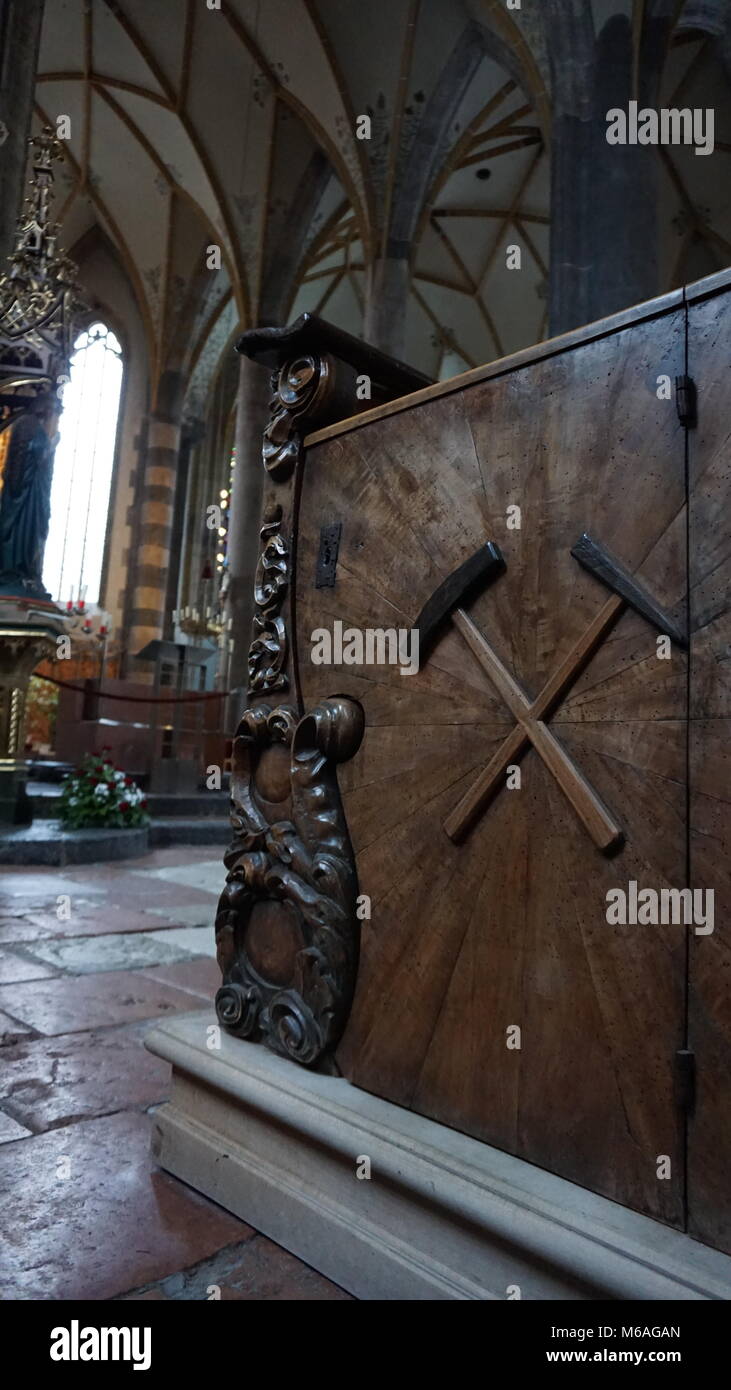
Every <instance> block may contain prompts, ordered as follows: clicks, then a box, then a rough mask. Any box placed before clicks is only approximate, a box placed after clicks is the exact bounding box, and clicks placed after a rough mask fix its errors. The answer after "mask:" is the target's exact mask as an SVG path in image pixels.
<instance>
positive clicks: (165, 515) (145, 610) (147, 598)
mask: <svg viewBox="0 0 731 1390" xmlns="http://www.w3.org/2000/svg"><path fill="white" fill-rule="evenodd" d="M180 408H181V377H180V374H179V373H177V372H169V373H166V374H165V376H164V377H163V379H162V381H161V384H160V392H159V397H158V405H157V409H156V410H155V411H153V412H152V414H151V415H150V416H149V419H148V424H147V453H146V456H145V471H144V476H143V479H142V487H141V491H140V496H139V502H138V505H139V508H140V521H139V531H138V535H137V547H138V548H137V553H136V556H135V566H134V571H133V577H132V612H131V615H130V626H129V636H128V641H127V650H128V652H129V655H130V656H132V657H134V656H136V655H137V653H138V652H139V651H140V650H141V649H142V647H144V646H146V645H147V643H148V642H151V641H153V639H154V638H156V637H164V635H165V619H166V610H167V588H168V571H169V568H170V564H171V560H173V563H174V564H176V565H177V564H178V557H177V556H175V557H174V559H173V557H172V556H171V542H172V534H173V517H174V509H175V489H176V484H177V470H178V451H179V449H180Z"/></svg>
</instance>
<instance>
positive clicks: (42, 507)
mask: <svg viewBox="0 0 731 1390" xmlns="http://www.w3.org/2000/svg"><path fill="white" fill-rule="evenodd" d="M53 454H54V441H53V440H51V439H49V437H48V433H47V431H46V429H45V428H44V426H43V421H42V419H41V418H39V416H38V415H36V414H34V413H32V412H29V413H28V414H26V415H22V416H21V417H20V419H19V420H16V422H15V424H14V425H13V426H12V433H11V436H10V443H9V445H8V452H7V457H6V459H5V469H4V472H3V480H2V493H0V594H8V595H10V594H13V595H21V596H23V597H26V598H37V599H45V600H48V599H49V598H50V597H51V596H50V594H48V593H47V592H46V590H45V589H44V587H43V581H42V577H41V575H42V569H43V552H44V549H45V545H46V538H47V536H48V523H49V518H50V512H51V481H52V478H53Z"/></svg>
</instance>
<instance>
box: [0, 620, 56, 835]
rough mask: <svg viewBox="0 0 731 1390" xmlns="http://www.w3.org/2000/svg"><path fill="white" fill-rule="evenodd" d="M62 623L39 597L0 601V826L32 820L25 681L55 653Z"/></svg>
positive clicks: (23, 823)
mask: <svg viewBox="0 0 731 1390" xmlns="http://www.w3.org/2000/svg"><path fill="white" fill-rule="evenodd" d="M65 630H66V619H65V617H64V615H63V614H62V613H61V612H60V610H59V609H58V608H57V607H56V605H55V604H54V603H48V602H46V601H44V600H42V599H29V598H28V599H27V598H20V597H18V598H15V597H2V598H0V827H1V826H2V825H29V824H30V822H31V820H32V819H33V817H32V813H31V808H30V802H29V800H28V797H27V795H26V790H25V784H26V777H27V770H28V764H27V761H26V758H25V705H26V698H27V693H28V682H29V680H30V678H31V676H32V674H33V672H34V670H35V668H36V666H37V665H38V663H39V662H40V661H43V659H44V657H47V656H50V655H51V654H52V652H53V651H54V650H55V646H56V637H57V636H58V635H59V634H60V633H63V632H65Z"/></svg>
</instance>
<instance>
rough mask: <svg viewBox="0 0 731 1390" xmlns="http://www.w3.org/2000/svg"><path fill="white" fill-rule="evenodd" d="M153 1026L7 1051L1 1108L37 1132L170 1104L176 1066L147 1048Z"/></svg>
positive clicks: (0, 1076)
mask: <svg viewBox="0 0 731 1390" xmlns="http://www.w3.org/2000/svg"><path fill="white" fill-rule="evenodd" d="M149 1029H150V1024H149V1023H147V1022H144V1023H136V1024H132V1025H130V1026H129V1027H124V1028H105V1029H102V1030H101V1031H99V1032H96V1033H73V1034H71V1035H69V1036H68V1037H61V1038H59V1037H56V1038H36V1039H34V1040H33V1041H31V1042H27V1043H20V1044H18V1045H17V1046H15V1047H8V1048H5V1049H4V1050H3V1054H2V1066H1V1067H0V1106H4V1107H6V1108H7V1110H8V1111H9V1112H10V1113H11V1114H12V1115H14V1116H15V1118H16V1119H17V1120H19V1121H21V1122H22V1124H24V1125H27V1126H28V1128H29V1129H31V1130H33V1131H34V1132H35V1133H42V1132H43V1131H44V1130H47V1129H53V1128H55V1127H56V1126H58V1125H62V1124H69V1123H70V1122H71V1121H74V1120H79V1119H88V1118H92V1117H94V1116H97V1115H108V1114H111V1113H113V1112H115V1111H118V1110H132V1109H136V1110H146V1109H147V1108H148V1106H151V1105H159V1104H160V1103H161V1102H162V1101H164V1100H166V1099H167V1096H168V1094H169V1091H170V1066H169V1064H168V1063H167V1062H164V1061H163V1060H162V1058H160V1057H154V1056H153V1054H152V1053H151V1052H148V1051H147V1048H146V1047H145V1046H144V1044H143V1038H144V1035H145V1033H146V1032H148V1031H149Z"/></svg>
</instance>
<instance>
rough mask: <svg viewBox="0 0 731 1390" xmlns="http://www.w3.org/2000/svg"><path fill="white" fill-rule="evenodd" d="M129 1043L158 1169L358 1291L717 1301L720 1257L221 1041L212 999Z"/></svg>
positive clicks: (419, 1121)
mask: <svg viewBox="0 0 731 1390" xmlns="http://www.w3.org/2000/svg"><path fill="white" fill-rule="evenodd" d="M145 1042H146V1045H147V1047H148V1048H149V1049H150V1051H151V1052H154V1053H156V1054H157V1055H158V1056H159V1057H164V1058H165V1059H166V1060H167V1061H169V1062H171V1063H172V1067H173V1087H172V1096H171V1100H170V1102H169V1104H167V1105H164V1106H162V1108H161V1109H160V1110H158V1111H157V1112H156V1113H155V1116H154V1124H155V1129H154V1139H153V1149H154V1153H155V1156H156V1158H157V1161H158V1162H159V1163H160V1165H161V1166H162V1167H163V1168H166V1169H167V1170H168V1171H169V1172H171V1173H174V1174H175V1176H176V1177H178V1178H181V1179H182V1180H183V1182H186V1183H188V1184H189V1185H190V1186H191V1187H194V1188H196V1189H197V1190H198V1191H199V1192H203V1193H205V1195H206V1196H207V1197H210V1198H212V1200H213V1201H214V1202H218V1203H219V1204H220V1205H221V1206H223V1207H226V1208H227V1210H228V1211H232V1212H235V1214H236V1215H237V1216H239V1217H241V1219H242V1220H244V1221H248V1222H249V1223H250V1224H251V1225H252V1226H254V1227H255V1228H256V1230H258V1231H263V1232H264V1234H265V1235H268V1236H269V1237H270V1238H271V1239H272V1240H274V1241H276V1242H277V1243H278V1244H279V1245H283V1246H284V1247H285V1248H286V1249H287V1250H291V1251H292V1252H293V1254H295V1255H297V1256H299V1258H300V1259H301V1260H305V1261H306V1262H307V1264H310V1265H312V1266H313V1267H314V1268H315V1269H317V1270H319V1271H320V1273H321V1274H325V1275H326V1276H327V1277H328V1278H329V1279H332V1280H333V1281H334V1282H335V1283H337V1284H340V1285H341V1286H342V1287H343V1288H345V1289H347V1290H348V1292H350V1293H353V1294H355V1295H356V1297H358V1298H361V1299H387V1300H409V1301H410V1300H414V1299H419V1300H422V1299H428V1300H475V1299H477V1300H480V1301H484V1300H487V1299H500V1300H502V1299H505V1300H507V1299H516V1298H522V1299H547V1300H550V1299H571V1300H573V1299H587V1300H596V1299H631V1300H635V1299H642V1300H645V1299H650V1300H671V1301H672V1300H675V1299H693V1300H695V1299H722V1300H728V1299H729V1297H731V1258H730V1257H729V1256H727V1255H722V1254H721V1253H720V1252H719V1251H717V1250H711V1249H710V1248H709V1247H708V1246H705V1245H700V1244H699V1243H698V1242H697V1241H695V1240H691V1238H690V1237H689V1236H687V1235H683V1233H682V1232H681V1231H675V1230H672V1229H671V1228H670V1227H669V1226H664V1225H661V1224H660V1223H659V1222H657V1221H651V1220H650V1219H649V1218H648V1217H646V1216H641V1215H640V1214H639V1213H638V1212H634V1211H630V1210H629V1209H628V1208H626V1207H621V1206H619V1205H618V1204H617V1203H616V1202H610V1201H608V1200H607V1199H606V1198H605V1197H599V1196H597V1194H595V1193H593V1192H587V1191H586V1190H585V1189H584V1188H581V1187H577V1186H575V1184H573V1183H570V1182H567V1181H566V1180H565V1179H564V1178H559V1177H556V1176H555V1174H553V1173H548V1172H545V1171H544V1170H543V1169H541V1168H536V1167H534V1166H533V1165H532V1164H530V1163H525V1162H524V1161H523V1160H522V1159H519V1158H514V1157H513V1156H512V1155H511V1154H506V1153H502V1152H501V1151H500V1150H498V1149H493V1148H491V1147H490V1146H489V1145H488V1144H481V1143H478V1141H477V1140H476V1139H471V1138H470V1137H469V1136H468V1135H464V1134H459V1133H457V1131H456V1130H452V1129H447V1127H446V1126H445V1125H440V1124H435V1123H434V1122H433V1121H432V1120H426V1119H424V1118H423V1117H422V1116H420V1115H414V1114H412V1113H411V1112H410V1111H408V1110H403V1109H401V1107H400V1106H398V1105H392V1104H391V1103H390V1102H389V1101H384V1100H380V1099H379V1097H378V1096H373V1095H369V1094H368V1093H367V1092H366V1091H360V1090H358V1088H357V1087H355V1086H351V1085H350V1083H349V1082H348V1081H346V1080H344V1078H342V1077H335V1076H323V1075H322V1074H319V1073H317V1072H313V1071H309V1070H307V1069H306V1068H303V1067H299V1066H297V1065H296V1064H295V1063H294V1062H290V1061H288V1060H287V1059H286V1058H282V1057H278V1056H276V1055H275V1054H274V1053H272V1052H271V1051H269V1050H268V1049H267V1048H266V1047H261V1046H257V1045H256V1044H253V1043H246V1042H242V1041H240V1040H239V1039H237V1038H233V1037H230V1036H229V1035H228V1034H227V1033H225V1032H224V1031H223V1029H221V1028H220V1027H219V1025H218V1024H217V1022H216V1018H215V1015H214V1013H213V1010H212V1009H211V1010H210V1011H207V1012H202V1013H194V1014H185V1015H180V1014H179V1015H178V1016H177V1017H176V1018H173V1019H168V1020H166V1021H165V1022H164V1023H162V1024H158V1025H157V1026H156V1027H155V1028H154V1030H152V1031H151V1032H150V1033H149V1034H148V1035H147V1037H146V1039H145ZM366 1160H367V1162H366Z"/></svg>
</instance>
